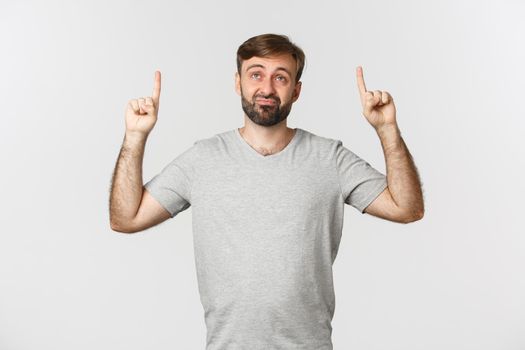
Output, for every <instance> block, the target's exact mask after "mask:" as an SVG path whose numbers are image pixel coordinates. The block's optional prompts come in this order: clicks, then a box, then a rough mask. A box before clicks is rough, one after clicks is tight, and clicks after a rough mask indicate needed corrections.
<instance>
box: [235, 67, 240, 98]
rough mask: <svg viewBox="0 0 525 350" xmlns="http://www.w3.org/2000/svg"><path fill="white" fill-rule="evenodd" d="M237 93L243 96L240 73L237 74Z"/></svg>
mask: <svg viewBox="0 0 525 350" xmlns="http://www.w3.org/2000/svg"><path fill="white" fill-rule="evenodd" d="M235 91H236V92H237V95H239V96H241V76H240V75H239V72H235Z"/></svg>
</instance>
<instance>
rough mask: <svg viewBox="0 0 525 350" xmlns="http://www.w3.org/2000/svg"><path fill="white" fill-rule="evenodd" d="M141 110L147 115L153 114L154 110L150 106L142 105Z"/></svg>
mask: <svg viewBox="0 0 525 350" xmlns="http://www.w3.org/2000/svg"><path fill="white" fill-rule="evenodd" d="M142 110H143V111H145V112H146V113H148V114H153V111H154V110H155V108H153V106H152V105H148V104H143V105H142Z"/></svg>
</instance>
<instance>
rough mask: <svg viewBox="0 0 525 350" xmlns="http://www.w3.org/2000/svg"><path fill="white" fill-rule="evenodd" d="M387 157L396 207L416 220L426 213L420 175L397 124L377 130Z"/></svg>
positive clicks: (390, 188) (387, 170)
mask: <svg viewBox="0 0 525 350" xmlns="http://www.w3.org/2000/svg"><path fill="white" fill-rule="evenodd" d="M376 131H377V134H378V136H379V138H380V140H381V146H382V147H383V152H384V155H385V163H386V175H387V183H388V189H389V191H390V194H391V196H392V199H393V200H394V202H395V204H396V206H397V207H398V208H399V209H400V210H402V211H403V212H406V213H407V215H409V216H410V217H414V218H417V219H419V218H421V217H422V216H423V213H424V203H423V193H422V189H421V182H420V179H419V175H418V172H417V169H416V165H415V164H414V160H413V159H412V155H411V154H410V152H409V150H408V148H407V146H406V144H405V142H404V141H403V138H402V137H401V132H400V131H399V128H398V126H397V124H391V125H387V126H383V127H381V128H378V129H376Z"/></svg>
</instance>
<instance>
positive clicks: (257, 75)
mask: <svg viewBox="0 0 525 350" xmlns="http://www.w3.org/2000/svg"><path fill="white" fill-rule="evenodd" d="M250 77H252V78H254V79H259V78H260V77H261V75H260V74H259V73H252V74H251V75H250Z"/></svg>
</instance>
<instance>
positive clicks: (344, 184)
mask: <svg viewBox="0 0 525 350" xmlns="http://www.w3.org/2000/svg"><path fill="white" fill-rule="evenodd" d="M335 158H336V167H337V172H338V176H339V183H340V185H341V191H342V196H343V198H344V200H345V203H346V204H349V205H351V206H353V207H354V208H356V209H358V210H359V211H360V212H361V213H364V211H365V209H366V207H367V206H368V205H369V204H370V203H372V201H373V200H374V199H376V198H377V196H379V194H381V192H383V190H384V189H385V188H386V187H387V181H386V176H385V175H384V174H383V173H381V172H379V171H378V170H376V169H375V168H373V167H372V166H371V165H370V164H369V163H368V162H366V161H365V160H363V159H361V158H360V157H359V156H357V155H356V154H355V153H353V152H352V151H350V150H349V149H347V148H346V147H344V146H343V142H342V141H340V140H336V150H335Z"/></svg>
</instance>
